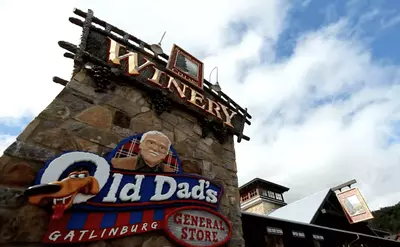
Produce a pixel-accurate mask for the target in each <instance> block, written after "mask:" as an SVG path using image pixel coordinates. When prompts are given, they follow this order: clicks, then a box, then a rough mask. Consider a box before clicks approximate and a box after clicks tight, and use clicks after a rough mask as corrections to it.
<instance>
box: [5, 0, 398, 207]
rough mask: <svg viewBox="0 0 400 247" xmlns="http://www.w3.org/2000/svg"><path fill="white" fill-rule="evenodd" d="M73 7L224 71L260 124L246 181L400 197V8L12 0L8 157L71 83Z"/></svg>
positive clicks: (298, 1)
mask: <svg viewBox="0 0 400 247" xmlns="http://www.w3.org/2000/svg"><path fill="white" fill-rule="evenodd" d="M21 6H23V7H21ZM75 7H76V8H79V9H82V10H85V11H87V9H88V8H90V9H92V10H93V11H94V13H95V16H97V17H99V18H100V19H103V20H105V21H107V22H109V23H111V24H113V25H115V26H118V27H119V28H121V29H122V30H125V31H127V32H129V33H131V34H133V35H134V36H137V37H139V38H140V39H142V40H144V41H146V42H147V43H157V42H158V41H159V39H160V38H161V36H162V34H163V33H164V31H166V32H167V33H166V35H165V38H164V40H163V43H162V46H163V49H164V51H165V52H166V53H167V54H168V53H169V51H170V49H171V47H172V45H173V44H174V43H176V44H177V45H179V46H180V47H182V48H183V49H185V50H187V51H189V52H190V53H191V54H193V55H194V56H196V57H197V58H199V59H201V60H202V61H203V62H204V69H205V73H204V74H205V78H206V79H209V76H208V75H209V73H210V71H211V70H212V69H213V68H214V67H215V66H218V72H219V78H218V79H219V83H220V85H221V87H222V90H223V91H224V92H225V93H226V94H227V95H229V96H230V97H231V98H233V99H234V100H235V101H236V102H237V103H239V104H240V105H241V106H242V107H247V108H248V109H249V113H250V114H251V115H252V117H253V118H252V125H251V126H246V128H245V134H246V135H248V136H250V137H251V140H250V141H249V142H247V141H242V142H241V143H236V144H235V148H236V158H237V166H238V177H239V184H244V183H245V182H247V181H249V180H251V179H253V178H254V177H260V178H263V179H266V180H269V181H272V182H275V183H278V184H282V185H284V186H286V187H289V188H290V191H289V192H287V193H285V195H284V197H285V199H286V200H287V201H288V202H291V201H294V200H297V199H300V198H302V197H304V196H307V195H310V194H313V193H315V192H317V191H320V190H323V189H325V188H328V187H334V186H336V185H338V184H341V183H343V182H346V181H348V180H351V179H356V180H357V187H358V188H359V189H360V190H361V192H362V194H363V195H364V197H365V199H366V201H367V203H368V204H369V207H370V208H371V209H374V210H375V209H379V208H380V207H384V206H389V205H393V204H395V203H397V202H399V201H400V189H399V182H398V181H399V180H398V174H400V165H399V161H400V160H399V155H400V145H399V142H400V108H399V106H400V97H398V95H400V49H398V44H400V33H399V32H398V31H397V30H398V28H399V25H400V2H397V1H391V0H386V1H384V0H373V1H367V0H347V1H344V0H342V1H339V0H330V1H327V0H318V1H317V0H292V1H289V0H252V1H248V0H219V1H211V0H203V1H193V2H191V3H190V4H188V1H183V0H170V1H156V0H147V1H127V0H126V1H112V2H111V1H105V0H88V1H78V0H70V1H50V0H49V1H42V0H37V1H20V0H3V1H1V2H0V23H9V24H10V25H8V26H7V25H3V26H2V33H3V35H6V36H5V38H2V39H1V40H0V45H1V47H2V56H3V59H1V60H0V67H1V68H2V70H3V71H2V72H3V73H2V78H1V81H2V83H1V90H0V105H2V107H1V108H0V153H1V152H3V151H4V149H5V148H6V147H7V146H8V145H9V144H11V143H12V142H13V141H14V140H15V138H16V136H18V134H19V133H20V132H21V131H22V130H23V129H24V128H25V127H26V125H27V124H28V123H29V122H30V121H31V120H32V119H33V118H34V117H35V116H36V115H37V114H38V113H39V112H40V111H42V110H43V109H44V108H45V107H46V106H47V105H48V104H49V103H50V102H51V100H52V99H53V98H54V97H55V96H56V95H57V94H58V93H59V92H60V91H61V90H62V86H60V85H57V84H55V83H53V82H52V77H53V76H59V77H61V78H64V79H69V78H70V76H71V73H72V61H71V60H70V59H67V58H64V57H63V55H62V54H63V53H64V52H65V51H64V50H62V49H61V48H59V47H58V45H57V42H58V41H60V40H64V41H68V42H71V43H74V44H78V41H79V38H80V35H81V29H80V28H79V27H77V26H75V25H73V24H71V23H70V22H69V21H68V18H69V17H71V16H74V15H73V13H72V10H73V8H75ZM214 75H215V74H214ZM211 81H212V82H215V78H214V77H213V78H211ZM396 95H397V96H396Z"/></svg>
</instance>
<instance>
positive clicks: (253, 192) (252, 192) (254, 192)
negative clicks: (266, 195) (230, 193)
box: [249, 190, 257, 198]
mask: <svg viewBox="0 0 400 247" xmlns="http://www.w3.org/2000/svg"><path fill="white" fill-rule="evenodd" d="M249 194H250V198H252V197H255V196H256V195H257V190H252V191H250V193H249Z"/></svg>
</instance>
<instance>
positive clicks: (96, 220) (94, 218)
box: [61, 213, 104, 229]
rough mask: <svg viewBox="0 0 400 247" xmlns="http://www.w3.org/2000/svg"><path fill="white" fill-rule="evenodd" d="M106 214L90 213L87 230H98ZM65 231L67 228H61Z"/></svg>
mask: <svg viewBox="0 0 400 247" xmlns="http://www.w3.org/2000/svg"><path fill="white" fill-rule="evenodd" d="M103 216H104V213H89V214H88V217H87V220H86V223H85V227H84V228H85V229H96V228H99V227H100V224H101V221H102V220H103ZM61 229H65V228H61Z"/></svg>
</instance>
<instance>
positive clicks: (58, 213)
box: [51, 204, 65, 220]
mask: <svg viewBox="0 0 400 247" xmlns="http://www.w3.org/2000/svg"><path fill="white" fill-rule="evenodd" d="M64 210H65V208H64V205H63V204H56V205H54V208H53V215H52V216H51V218H52V219H53V220H59V219H61V217H62V216H63V214H64Z"/></svg>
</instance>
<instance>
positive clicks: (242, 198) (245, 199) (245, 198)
mask: <svg viewBox="0 0 400 247" xmlns="http://www.w3.org/2000/svg"><path fill="white" fill-rule="evenodd" d="M247 200H249V195H248V194H247V195H244V196H242V197H241V201H242V202H244V201H247Z"/></svg>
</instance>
